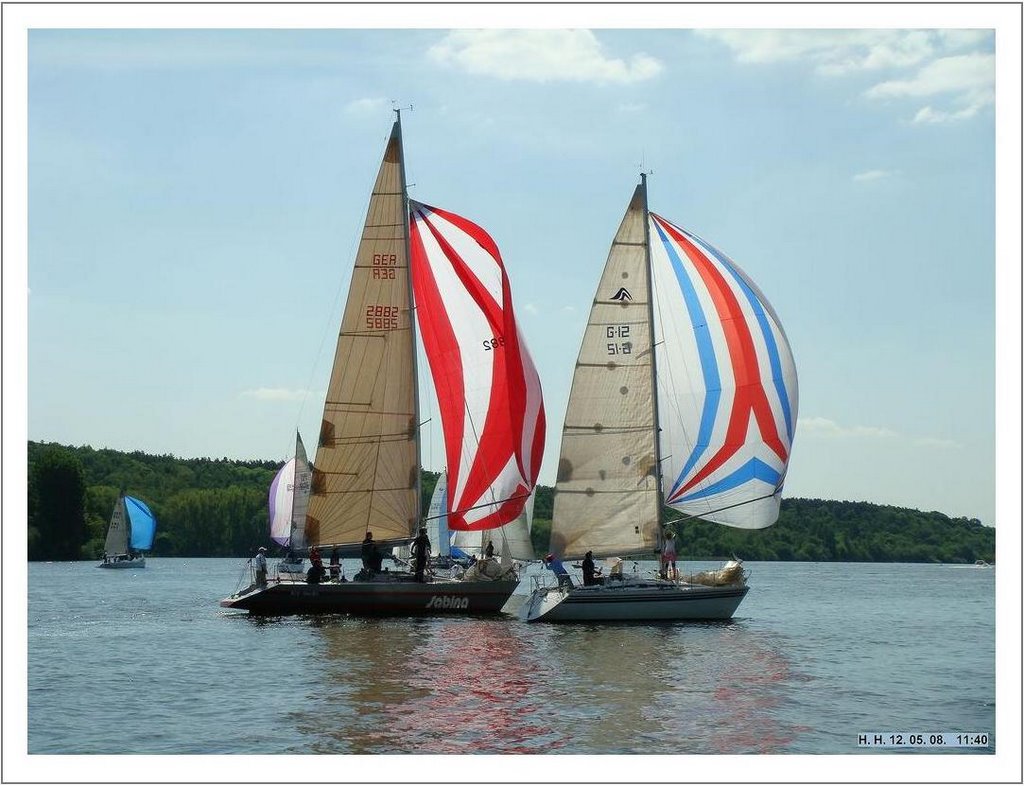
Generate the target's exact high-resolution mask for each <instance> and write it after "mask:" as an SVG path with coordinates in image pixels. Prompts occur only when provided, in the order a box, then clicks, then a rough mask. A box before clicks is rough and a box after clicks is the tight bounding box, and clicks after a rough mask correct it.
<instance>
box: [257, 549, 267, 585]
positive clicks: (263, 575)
mask: <svg viewBox="0 0 1024 786" xmlns="http://www.w3.org/2000/svg"><path fill="white" fill-rule="evenodd" d="M255 565H256V586H257V587H265V586H267V549H266V548H265V547H264V546H260V547H259V550H258V551H257V552H256V560H255Z"/></svg>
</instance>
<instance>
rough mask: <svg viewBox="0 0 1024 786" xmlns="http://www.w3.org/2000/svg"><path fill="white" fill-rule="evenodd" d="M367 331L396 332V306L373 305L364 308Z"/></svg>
mask: <svg viewBox="0 0 1024 786" xmlns="http://www.w3.org/2000/svg"><path fill="white" fill-rule="evenodd" d="M366 329H367V330H397V329H398V306H382V305H381V304H380V303H373V304H372V305H369V306H367V307H366Z"/></svg>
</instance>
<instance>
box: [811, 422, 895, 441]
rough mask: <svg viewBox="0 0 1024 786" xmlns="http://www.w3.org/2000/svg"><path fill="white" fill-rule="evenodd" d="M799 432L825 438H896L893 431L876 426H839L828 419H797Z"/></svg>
mask: <svg viewBox="0 0 1024 786" xmlns="http://www.w3.org/2000/svg"><path fill="white" fill-rule="evenodd" d="M797 429H798V433H799V431H803V432H808V431H810V432H811V433H812V434H818V435H820V436H825V437H870V438H874V439H877V438H884V439H889V438H892V437H896V436H898V434H897V433H896V432H895V431H892V430H891V429H887V428H880V427H878V426H841V425H839V424H838V423H836V422H835V421H834V420H829V419H828V418H799V419H798V421H797Z"/></svg>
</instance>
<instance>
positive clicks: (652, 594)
mask: <svg viewBox="0 0 1024 786" xmlns="http://www.w3.org/2000/svg"><path fill="white" fill-rule="evenodd" d="M748 590H749V587H747V586H745V585H734V586H728V587H706V586H703V585H698V584H673V583H671V582H667V581H665V582H643V583H637V584H625V585H619V586H616V585H610V586H609V585H601V586H596V587H571V588H568V587H541V588H539V589H536V590H534V592H533V594H531V595H530V598H529V600H527V602H526V603H525V604H524V605H523V612H522V615H523V618H524V619H525V620H526V621H527V622H632V621H638V620H640V621H650V620H727V619H730V618H731V617H732V615H733V614H734V613H735V612H736V608H737V607H738V606H739V605H740V602H741V601H742V600H743V598H744V596H745V595H746V594H747V591H748Z"/></svg>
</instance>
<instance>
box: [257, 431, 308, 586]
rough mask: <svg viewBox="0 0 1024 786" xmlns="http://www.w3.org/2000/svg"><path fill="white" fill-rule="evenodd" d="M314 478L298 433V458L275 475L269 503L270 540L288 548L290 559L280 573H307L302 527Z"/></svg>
mask: <svg viewBox="0 0 1024 786" xmlns="http://www.w3.org/2000/svg"><path fill="white" fill-rule="evenodd" d="M311 478H312V471H311V470H310V467H309V460H308V459H307V458H306V447H305V445H303V444H302V436H301V435H300V434H298V433H296V434H295V456H294V457H293V458H291V459H289V460H288V461H287V462H286V463H285V465H284V466H283V467H281V469H279V470H278V472H277V475H275V476H274V480H273V482H272V483H271V484H270V495H269V500H268V514H269V519H270V539H271V540H272V541H274V543H277V544H278V545H279V546H284V547H285V548H287V549H288V554H287V556H286V557H285V558H284V559H283V560H281V562H280V563H279V564H278V566H277V570H278V572H279V573H291V574H304V573H305V565H304V563H303V558H302V555H303V553H304V552H305V549H306V542H305V532H304V527H303V524H304V523H305V521H306V510H307V509H308V508H309V486H310V479H311ZM299 522H302V524H300V523H299Z"/></svg>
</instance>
